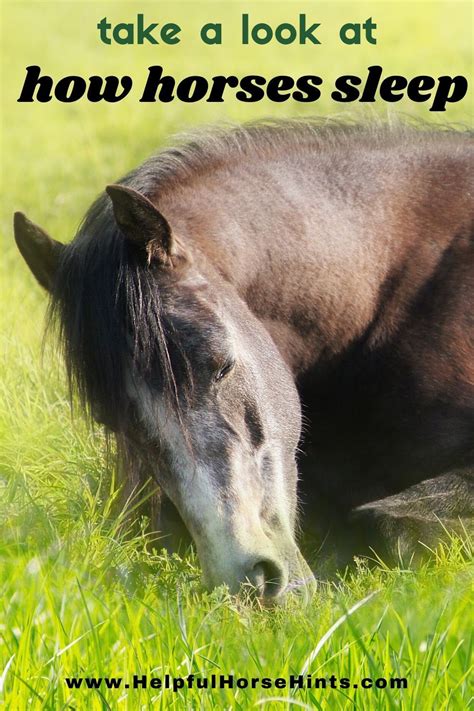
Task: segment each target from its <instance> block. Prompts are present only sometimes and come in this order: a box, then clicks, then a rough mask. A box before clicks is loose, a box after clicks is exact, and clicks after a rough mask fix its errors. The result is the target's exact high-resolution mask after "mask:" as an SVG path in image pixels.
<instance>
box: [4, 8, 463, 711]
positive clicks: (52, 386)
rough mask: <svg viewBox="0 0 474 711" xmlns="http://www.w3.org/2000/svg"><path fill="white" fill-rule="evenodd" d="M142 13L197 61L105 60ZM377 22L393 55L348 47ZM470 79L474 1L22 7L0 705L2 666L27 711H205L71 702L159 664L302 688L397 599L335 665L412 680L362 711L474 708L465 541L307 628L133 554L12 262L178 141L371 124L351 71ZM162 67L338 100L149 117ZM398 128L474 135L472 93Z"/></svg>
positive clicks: (8, 297) (41, 302) (150, 549)
mask: <svg viewBox="0 0 474 711" xmlns="http://www.w3.org/2000/svg"><path fill="white" fill-rule="evenodd" d="M137 12H142V13H144V15H145V20H146V21H147V22H153V21H156V22H168V21H174V22H177V23H178V24H180V25H181V26H182V27H183V31H182V42H181V44H179V45H176V46H170V47H165V46H161V45H160V46H110V47H109V46H105V45H103V44H101V43H100V42H99V40H98V31H97V29H96V24H97V22H98V21H99V20H100V19H101V18H102V17H104V16H107V17H108V18H109V20H110V21H112V22H119V21H123V22H126V21H132V20H133V19H134V17H135V16H136V13H137ZM242 12H248V13H250V16H251V18H252V20H253V21H255V22H258V21H266V22H270V23H272V24H276V23H279V22H283V21H295V20H296V19H297V16H298V14H299V13H306V14H307V16H308V21H311V22H313V21H314V22H320V23H321V29H320V31H319V33H318V36H320V38H321V40H322V44H321V45H319V46H313V45H308V46H306V47H301V46H299V45H297V46H285V47H282V46H280V45H275V44H271V45H267V46H255V45H254V46H248V47H242V46H241V44H240V17H241V14H242ZM368 17H372V18H373V20H374V21H375V22H376V23H377V33H376V36H377V40H378V42H377V45H375V46H373V45H367V44H363V45H361V46H344V45H342V44H341V43H340V41H339V39H338V28H339V27H340V25H341V24H342V23H344V22H347V21H354V22H363V21H365V20H366V19H367V18H368ZM206 21H215V22H218V21H219V22H222V23H223V25H224V42H223V45H222V46H221V47H208V46H205V45H203V44H202V43H201V42H200V41H199V39H198V30H199V27H200V26H201V24H203V23H204V22H206ZM472 61H473V35H472V5H471V3H470V2H455V1H450V2H398V1H396V0H394V1H386V2H376V3H375V2H372V3H370V2H330V3H329V2H325V3H308V2H280V3H278V2H276V3H275V2H258V3H257V2H245V3H243V2H235V3H234V2H215V3H208V2H193V3H189V2H188V3H182V2H173V3H171V2H168V3H166V2H161V3H146V2H143V3H142V2H140V3H121V2H78V1H72V2H41V1H39V2H36V1H35V2H3V4H2V98H1V107H2V118H1V120H2V125H1V140H2V155H1V180H2V205H1V217H0V232H1V240H2V258H1V265H0V278H1V296H2V299H1V301H0V333H1V336H0V338H1V346H0V347H1V353H0V531H1V540H0V703H1V702H2V696H1V694H2V692H1V686H2V670H3V669H4V668H5V667H6V663H7V660H9V659H11V658H13V662H12V666H11V667H10V670H9V672H8V675H7V677H6V685H5V689H4V691H3V694H4V697H3V701H4V702H5V704H6V707H7V708H11V709H15V711H16V709H23V708H26V707H27V706H28V707H29V708H42V709H43V708H51V709H56V708H65V707H66V705H67V704H68V703H73V704H74V707H75V708H115V707H116V704H117V707H118V708H131V709H134V708H140V704H142V707H148V704H151V703H152V702H154V703H155V704H156V705H157V707H158V705H160V707H161V706H163V707H165V706H166V708H169V707H171V705H172V704H173V705H175V707H176V708H191V707H194V706H193V704H194V703H197V702H196V701H195V699H194V700H193V698H190V697H187V696H186V695H180V696H179V697H177V698H176V699H174V700H173V701H171V700H170V699H169V698H168V699H165V700H163V699H164V697H158V696H157V698H156V699H155V698H154V697H153V695H152V694H151V692H150V693H146V694H141V695H136V696H135V697H133V698H132V697H130V696H128V697H127V695H125V697H123V698H122V699H121V701H120V702H118V701H117V698H118V697H117V694H115V695H114V693H115V692H110V693H109V692H107V694H106V702H104V699H102V698H100V697H99V696H98V695H96V696H94V697H92V696H91V695H90V694H89V695H88V696H87V695H82V696H81V697H80V698H79V699H78V698H74V699H72V698H68V696H67V694H66V692H65V690H64V689H63V682H62V676H64V674H72V673H80V670H82V671H83V672H84V673H89V674H99V673H100V672H101V670H102V673H104V674H106V673H110V674H111V673H114V672H115V673H117V671H120V670H122V671H126V670H130V669H134V668H136V669H137V671H142V672H143V673H146V672H147V670H148V671H149V670H150V669H153V668H155V675H159V674H161V673H164V671H166V670H167V671H175V672H176V673H178V672H180V673H183V671H185V670H194V671H196V670H203V669H204V670H205V671H207V672H208V673H210V672H211V671H213V670H214V669H215V668H219V669H221V670H223V672H224V673H229V672H230V671H231V669H236V670H238V672H239V673H241V674H245V673H248V674H252V673H253V674H266V675H270V676H271V675H275V674H283V675H284V674H286V673H289V672H291V673H293V672H297V671H298V669H299V668H301V666H302V664H303V662H304V660H305V658H306V657H307V655H308V653H309V652H310V650H311V648H313V647H314V646H315V645H316V643H317V640H318V638H320V636H321V635H322V634H323V633H324V632H325V631H326V630H327V628H328V627H329V626H330V624H332V622H334V620H335V619H337V617H338V616H339V615H340V614H341V611H342V610H343V609H345V608H347V606H349V605H350V604H352V603H353V602H354V601H356V600H358V599H360V598H361V597H363V596H364V595H365V594H366V593H367V592H368V591H372V590H375V589H382V590H383V593H382V594H381V595H380V596H379V598H377V599H376V600H375V601H374V603H373V604H372V603H371V604H370V606H369V607H370V610H369V608H367V612H365V611H364V610H361V611H360V613H358V615H359V617H358V620H359V621H358V623H357V625H356V626H355V627H352V626H347V625H344V626H343V627H342V628H341V631H340V632H339V633H338V635H336V636H335V639H334V641H332V640H331V642H330V643H329V644H328V645H327V647H326V648H325V649H324V652H323V653H322V656H320V657H319V658H318V659H319V661H318V665H317V668H320V669H322V670H323V671H324V672H326V671H327V672H328V673H331V672H334V673H339V675H340V676H343V675H344V673H345V675H350V674H353V675H354V676H360V675H364V674H370V675H374V674H378V675H384V674H385V675H389V674H390V673H396V674H397V675H404V674H406V675H408V676H409V678H410V679H411V681H410V684H411V686H410V691H409V692H407V693H404V694H395V695H392V696H390V695H389V696H387V695H386V694H384V693H382V692H377V693H376V694H374V695H372V696H359V698H358V701H357V708H361V709H362V708H389V707H390V708H407V709H408V708H410V709H411V708H412V709H416V710H417V711H418V709H422V708H428V707H430V708H436V709H442V708H446V709H447V708H449V709H451V708H459V709H461V708H462V709H464V708H466V707H467V703H468V700H469V687H468V684H467V674H468V671H469V668H470V653H471V650H472V630H471V625H470V615H469V595H470V586H471V585H472V577H471V574H470V567H469V565H468V564H467V563H466V560H465V558H466V555H465V554H466V549H465V547H463V545H462V544H461V543H459V542H455V543H454V546H453V548H452V550H448V551H444V553H443V554H442V555H441V556H440V557H438V559H437V560H436V562H435V564H434V566H433V567H431V568H425V569H424V570H423V571H421V572H418V573H414V572H413V571H411V570H409V569H404V568H401V569H399V570H396V571H395V572H390V571H387V570H384V569H383V566H382V567H381V568H379V569H377V570H375V571H369V570H367V569H366V568H364V567H362V568H361V569H360V570H359V572H358V573H357V574H356V575H355V576H352V577H350V578H347V579H345V580H343V581H340V583H339V585H338V586H335V587H323V588H322V589H321V590H320V593H319V595H317V596H316V597H315V599H314V601H313V603H312V607H311V608H310V609H309V610H307V609H304V608H300V607H298V605H296V603H295V608H294V610H293V615H292V616H288V615H285V614H284V613H281V614H279V615H275V616H271V615H270V616H268V615H266V614H265V613H263V612H261V613H258V612H257V611H253V612H251V611H249V610H243V609H242V608H240V607H238V606H236V605H235V602H234V601H231V600H229V599H228V598H227V597H226V596H225V594H224V593H215V594H214V595H211V596H207V597H206V596H204V597H202V596H201V595H200V594H199V595H198V594H197V593H196V591H195V588H196V582H195V579H196V578H197V576H198V569H197V568H196V566H195V562H194V561H193V559H192V558H189V559H187V560H185V561H177V560H174V561H171V560H169V559H167V558H166V557H162V556H159V555H158V554H157V552H156V550H155V548H156V545H152V544H151V542H150V541H149V540H148V539H147V538H146V536H145V535H144V534H141V533H138V534H137V536H136V537H135V538H134V539H132V540H126V539H125V538H124V536H123V530H121V529H120V528H119V526H118V523H117V521H116V520H114V518H113V516H111V510H110V502H111V500H112V499H113V497H114V496H115V491H114V486H113V481H111V480H110V476H109V475H108V474H107V471H106V470H107V467H106V461H105V455H104V447H103V444H104V443H103V438H102V435H101V433H100V431H99V432H98V433H95V434H93V433H91V432H89V430H88V429H87V428H86V426H85V425H84V424H83V423H82V421H81V419H80V417H77V418H76V419H75V420H74V421H72V420H71V417H70V413H69V406H68V402H67V392H66V387H65V382H64V377H63V371H62V365H61V363H60V361H59V360H58V359H57V358H56V357H55V355H54V348H53V347H52V346H48V347H47V348H46V351H45V354H44V357H43V359H42V360H41V358H40V345H41V337H42V330H43V316H44V312H45V308H46V295H45V294H44V293H43V292H42V291H41V289H40V288H39V287H38V286H37V285H36V283H35V282H34V280H33V278H32V276H31V275H30V274H29V272H28V270H27V267H26V265H25V264H24V263H23V261H22V260H21V258H20V257H19V254H18V253H17V251H16V249H15V247H14V243H13V237H12V229H11V218H12V213H13V211H14V210H23V211H25V212H26V213H27V214H28V215H29V217H30V218H31V219H33V220H34V221H35V222H38V223H39V224H41V225H42V226H43V227H44V228H45V229H47V230H48V231H49V232H50V233H51V234H52V235H53V236H54V237H55V238H57V239H60V240H63V241H68V240H70V239H71V238H72V236H73V234H74V231H75V229H76V227H77V225H78V223H79V221H80V219H81V218H82V215H83V214H84V211H85V210H86V208H87V207H88V205H89V204H90V203H91V202H92V200H93V199H94V197H95V196H96V195H97V193H99V192H100V191H101V190H102V189H103V188H104V186H105V185H106V184H107V183H108V182H113V181H114V180H116V179H117V178H118V177H119V176H121V175H122V174H123V173H125V172H126V171H128V170H129V169H131V168H133V167H134V166H136V165H137V163H138V162H140V161H141V160H143V159H144V158H146V157H147V156H148V155H149V154H150V153H151V152H153V151H155V150H157V149H158V148H159V147H160V146H161V145H163V144H164V143H166V142H168V141H169V140H170V136H171V135H172V134H173V133H175V132H180V131H183V130H186V129H187V128H190V127H192V126H195V125H200V124H202V123H213V122H216V121H220V120H232V121H244V120H247V119H253V118H258V117H265V116H270V117H279V116H294V115H305V114H314V115H318V116H335V115H337V116H339V117H341V116H342V117H344V116H347V117H349V118H352V117H353V116H354V115H356V116H357V115H359V109H358V106H357V104H347V105H343V104H336V103H334V102H332V101H331V99H330V91H329V87H330V86H331V85H332V83H333V80H334V78H335V77H337V76H339V75H341V74H346V73H350V74H358V75H360V76H364V75H365V72H366V69H367V67H368V66H369V65H370V64H374V63H377V64H381V65H382V66H383V68H384V72H385V73H386V74H394V73H396V74H403V75H405V76H407V77H411V76H414V75H417V74H431V75H433V76H438V75H440V74H450V75H455V74H464V75H465V76H467V77H468V78H469V79H472ZM30 64H39V65H40V66H41V68H42V70H43V72H44V73H47V74H51V75H52V76H53V77H54V78H55V79H59V78H60V77H62V76H64V75H68V74H80V75H83V76H87V75H89V74H99V75H106V74H116V75H122V74H129V75H131V76H132V77H133V78H134V81H135V91H134V92H133V94H132V95H131V96H129V97H128V98H127V99H126V100H125V101H124V102H121V103H118V104H105V103H99V104H95V105H94V104H90V103H88V102H86V101H81V102H78V103H76V104H61V103H59V102H57V101H51V102H50V103H48V104H37V103H33V104H18V103H17V101H16V99H17V97H18V95H19V92H20V89H21V86H22V84H23V80H24V75H25V67H26V66H28V65H30ZM151 64H162V65H163V66H164V69H165V71H166V73H169V74H171V75H173V76H175V77H176V78H177V79H179V78H181V77H184V76H187V75H189V74H202V75H204V76H206V77H211V76H213V75H214V74H218V73H219V74H221V73H222V74H237V75H238V76H241V75H244V74H252V73H259V74H262V75H264V76H266V77H271V76H274V75H277V74H280V73H283V74H290V75H292V76H294V77H297V76H299V75H301V74H308V73H311V74H317V75H319V76H322V77H323V78H324V82H325V83H324V90H323V95H322V98H321V99H320V100H319V101H318V102H316V103H314V104H310V105H304V104H297V103H293V102H291V101H288V102H285V103H282V104H276V103H272V102H269V101H267V100H264V101H261V102H258V103H254V104H243V103H239V102H238V101H236V100H234V99H232V92H230V93H229V96H228V98H227V99H226V101H225V103H223V104H207V103H206V102H199V103H196V104H192V105H187V104H182V103H179V102H177V101H174V102H172V103H170V104H158V103H157V104H140V103H139V102H138V91H137V88H138V87H141V86H142V85H143V83H144V80H145V77H146V74H147V67H148V66H149V65H151ZM400 112H402V113H406V114H408V115H410V116H416V117H418V118H421V119H423V120H426V121H429V122H432V123H438V122H442V123H445V122H456V123H462V124H465V125H468V126H471V127H472V125H473V103H472V93H471V94H469V95H468V96H467V97H466V99H464V100H463V101H462V102H461V103H459V104H453V105H448V110H447V111H446V112H445V113H443V114H434V113H430V112H429V111H428V106H427V105H425V104H412V103H410V102H407V101H406V100H403V101H401V102H399V103H397V104H392V105H387V104H385V103H383V102H377V103H376V104H372V105H370V107H369V108H368V109H366V110H364V112H363V115H366V116H369V117H370V116H372V115H373V114H376V115H377V116H383V117H386V118H388V119H390V118H391V117H394V116H395V115H396V114H398V113H400ZM158 548H159V546H158ZM177 591H178V594H177ZM96 625H97V627H96ZM251 625H252V629H253V632H251V633H250V632H249V629H250V628H251ZM216 630H218V631H216ZM72 642H74V644H73V645H72V646H71V647H70V648H69V647H68V645H70V644H71V643H72ZM66 648H67V651H66ZM199 650H201V651H199ZM203 650H204V651H203ZM117 660H118V662H117ZM315 668H316V667H315ZM104 698H105V697H104ZM258 698H259V697H258V694H257V693H250V692H249V693H247V692H245V693H244V692H241V693H240V694H238V695H237V697H236V699H234V698H233V697H232V695H231V694H230V693H224V694H221V695H218V696H215V697H209V698H207V700H205V701H203V702H202V708H219V709H223V708H248V706H249V705H251V704H253V703H254V702H255V701H256V700H257V699H258ZM318 698H319V697H318ZM318 698H316V697H315V696H314V695H311V694H309V693H307V694H301V695H298V696H297V700H298V699H299V700H300V702H301V703H303V702H304V703H306V704H308V705H309V706H308V708H320V706H318V704H319V703H320V701H318ZM104 703H109V704H111V706H107V705H104ZM285 703H286V704H287V707H288V708H290V702H289V701H288V702H285ZM272 704H273V702H272V703H268V704H267V706H266V707H267V708H270V707H273V705H272ZM331 704H332V705H331V706H330V708H353V707H354V702H353V694H352V692H350V693H349V694H348V695H347V696H345V695H343V694H341V693H339V692H338V693H336V694H335V695H333V696H332V697H331ZM200 707H201V706H200ZM274 707H275V708H281V707H282V704H281V703H280V702H278V703H277V702H275V705H274Z"/></svg>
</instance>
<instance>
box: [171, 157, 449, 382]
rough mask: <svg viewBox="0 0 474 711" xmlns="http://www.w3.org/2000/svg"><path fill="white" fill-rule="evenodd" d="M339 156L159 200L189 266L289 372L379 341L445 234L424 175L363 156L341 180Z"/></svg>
mask: <svg viewBox="0 0 474 711" xmlns="http://www.w3.org/2000/svg"><path fill="white" fill-rule="evenodd" d="M347 160H348V164H347V166H344V165H333V163H332V162H331V161H329V160H328V161H327V162H326V163H325V162H324V161H323V160H322V159H320V160H319V164H318V166H317V168H315V167H314V164H313V163H312V162H311V161H312V157H311V156H308V158H307V159H306V164H305V162H304V161H302V160H301V156H300V157H299V163H298V164H297V165H296V164H291V163H289V164H288V163H287V164H283V165H282V164H281V163H280V162H278V163H276V164H275V165H269V164H265V163H259V164H255V165H249V166H245V168H246V169H245V174H244V175H243V174H242V171H241V170H239V169H238V168H236V169H235V170H234V169H232V171H227V172H224V173H222V175H216V174H211V175H208V176H206V175H204V176H200V177H199V180H197V181H196V182H195V183H193V184H192V185H190V186H186V187H184V188H182V189H180V190H176V191H174V192H173V193H171V197H169V198H168V201H164V203H163V205H162V206H161V203H160V207H161V209H162V210H163V213H164V214H165V215H166V216H167V217H168V220H169V221H170V223H171V224H172V225H174V226H175V227H176V230H177V233H178V234H180V236H181V237H182V239H183V240H184V241H185V242H186V244H187V245H188V247H189V249H190V251H192V252H193V253H194V254H195V256H196V261H197V263H199V262H200V261H201V263H207V264H211V265H212V267H213V268H214V269H216V270H217V271H218V272H219V273H220V274H221V275H222V276H223V277H224V279H225V281H226V282H227V283H228V284H229V285H231V287H232V288H233V289H235V290H236V292H237V294H238V295H239V296H240V297H241V298H242V299H243V300H244V301H245V302H246V303H247V305H248V306H249V308H250V309H251V311H252V312H253V313H254V314H255V315H256V316H257V317H258V318H259V319H260V320H261V321H262V323H264V325H265V326H266V327H267V329H268V330H269V331H270V333H271V335H272V336H273V338H274V340H275V342H276V343H277V345H278V346H279V348H280V351H281V352H282V354H283V356H284V357H285V359H286V360H287V362H288V364H289V365H290V367H291V368H292V369H293V371H294V372H295V373H296V374H297V373H299V372H302V371H304V370H306V369H307V368H309V367H311V366H312V365H314V364H315V363H316V362H317V361H318V359H320V358H323V357H327V356H331V355H333V354H334V355H337V354H341V353H343V352H344V350H345V349H347V348H348V347H349V346H350V345H351V344H353V343H354V342H356V341H357V340H358V339H361V338H362V337H364V335H367V334H368V335H369V336H370V338H371V340H372V343H373V344H378V343H381V342H383V341H386V340H387V339H388V338H389V337H390V335H391V334H392V333H394V332H395V330H396V328H397V325H398V323H399V322H400V319H401V318H403V315H404V313H405V310H406V308H407V304H408V303H409V302H410V298H411V297H412V295H413V294H414V293H416V291H417V290H418V289H419V288H420V287H421V285H422V284H423V282H424V281H425V280H426V279H427V278H428V277H429V275H430V273H432V271H433V269H435V268H436V264H437V262H438V260H439V259H440V255H441V254H442V252H443V249H444V248H445V246H446V244H447V243H448V242H449V240H450V239H451V237H452V234H453V229H452V227H451V226H448V225H441V224H440V223H439V220H438V223H437V222H436V219H437V218H433V216H432V215H433V210H432V200H431V198H430V190H431V191H432V190H433V186H432V185H431V186H430V184H429V183H430V181H429V180H428V176H427V174H426V172H424V171H423V170H422V169H420V170H419V173H418V174H417V173H416V171H415V172H414V173H413V174H410V173H408V174H405V175H404V174H403V171H402V172H400V170H399V167H398V166H399V165H400V161H399V156H398V158H397V161H398V162H396V168H394V169H393V170H392V172H390V155H388V156H379V155H376V156H373V155H371V154H370V153H366V154H364V156H363V157H362V158H360V157H359V165H358V171H356V172H354V171H353V172H352V173H350V170H351V165H352V164H351V160H352V159H351V157H350V156H349V157H348V158H347ZM363 160H365V161H366V162H367V165H366V166H365V170H364V164H363ZM408 184H409V185H410V190H409V191H408V190H407V189H406V185H408ZM412 194H413V195H414V196H416V197H414V198H412V197H411V195H412ZM427 196H428V197H427ZM440 199H441V198H440ZM443 199H444V203H445V204H446V199H445V197H444V198H443ZM424 203H426V204H425V205H424V208H426V209H424V210H423V211H422V213H423V214H421V215H420V205H423V204H424ZM454 213H455V211H454V210H453V211H448V216H449V218H450V219H453V215H454ZM430 223H431V224H430ZM427 228H428V229H429V230H430V234H431V241H430V242H429V243H428V242H427V241H426V240H425V241H423V235H424V234H425V233H426V231H427ZM433 245H435V247H434V246H433ZM407 265H408V266H407Z"/></svg>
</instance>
